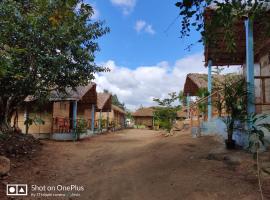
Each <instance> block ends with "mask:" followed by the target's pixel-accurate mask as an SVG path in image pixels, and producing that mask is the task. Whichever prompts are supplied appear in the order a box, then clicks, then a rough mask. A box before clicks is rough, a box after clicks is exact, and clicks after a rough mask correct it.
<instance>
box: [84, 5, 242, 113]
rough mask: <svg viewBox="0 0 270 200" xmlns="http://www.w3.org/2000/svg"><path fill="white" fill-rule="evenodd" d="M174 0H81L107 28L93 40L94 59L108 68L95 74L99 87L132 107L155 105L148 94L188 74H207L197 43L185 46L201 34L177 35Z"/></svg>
mask: <svg viewBox="0 0 270 200" xmlns="http://www.w3.org/2000/svg"><path fill="white" fill-rule="evenodd" d="M176 1H177V0H158V1H157V0H147V1H146V0H86V2H87V3H89V4H91V5H92V6H93V8H94V11H95V14H94V16H92V19H93V20H101V21H104V22H105V25H106V26H108V27H109V28H110V30H111V31H110V33H109V34H107V35H105V36H103V37H102V38H100V39H99V40H98V42H99V45H100V49H101V50H100V52H98V53H97V54H96V63H98V64H100V65H103V66H105V67H109V68H110V69H111V71H110V72H106V73H100V74H96V75H95V77H96V79H95V80H94V81H95V82H96V83H97V89H98V91H100V92H101V91H103V90H104V89H107V90H109V91H110V92H112V93H113V94H117V96H118V98H119V100H120V101H122V102H124V103H125V105H126V107H127V108H128V109H130V110H136V109H137V108H139V107H140V106H145V107H146V106H153V105H156V104H155V103H154V102H153V98H165V97H166V96H167V94H168V93H170V92H177V93H178V92H179V91H180V90H183V86H184V82H185V78H186V75H187V74H188V73H207V69H206V68H205V67H204V57H203V46H202V44H199V43H197V44H196V45H194V46H192V48H191V49H190V50H187V49H186V48H187V47H188V45H190V44H192V43H194V42H196V41H198V40H199V39H200V34H199V33H198V32H196V31H193V32H192V33H191V36H190V37H188V38H180V18H178V9H177V7H175V5H174V4H175V3H176ZM235 70H238V69H235V68H234V69H232V68H229V69H227V70H225V71H226V72H231V71H235Z"/></svg>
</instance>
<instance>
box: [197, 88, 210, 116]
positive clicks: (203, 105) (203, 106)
mask: <svg viewBox="0 0 270 200" xmlns="http://www.w3.org/2000/svg"><path fill="white" fill-rule="evenodd" d="M208 95H209V92H208V90H207V88H200V89H199V90H198V92H197V96H198V97H199V98H200V99H205V98H206V97H207V96H208ZM207 105H208V102H207V99H205V100H203V101H200V102H199V103H198V109H199V112H200V113H201V114H202V115H203V119H204V120H205V117H206V113H207Z"/></svg>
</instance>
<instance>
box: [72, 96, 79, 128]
mask: <svg viewBox="0 0 270 200" xmlns="http://www.w3.org/2000/svg"><path fill="white" fill-rule="evenodd" d="M77 110H78V102H77V101H74V102H73V104H72V111H73V116H72V123H73V131H76V128H77Z"/></svg>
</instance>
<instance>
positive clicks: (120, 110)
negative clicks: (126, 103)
mask: <svg viewBox="0 0 270 200" xmlns="http://www.w3.org/2000/svg"><path fill="white" fill-rule="evenodd" d="M112 110H116V111H117V112H120V113H122V114H126V112H125V111H124V110H123V109H122V108H120V107H118V106H116V105H112Z"/></svg>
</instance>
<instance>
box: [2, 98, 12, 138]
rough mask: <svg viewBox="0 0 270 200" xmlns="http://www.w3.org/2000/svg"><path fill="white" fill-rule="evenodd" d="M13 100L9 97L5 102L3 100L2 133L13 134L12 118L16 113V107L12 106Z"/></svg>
mask: <svg viewBox="0 0 270 200" xmlns="http://www.w3.org/2000/svg"><path fill="white" fill-rule="evenodd" d="M13 100H14V99H13V98H12V97H9V98H6V99H5V100H3V99H1V105H0V131H1V132H6V133H8V132H12V126H11V118H12V115H13V113H14V111H15V110H14V106H12V102H13Z"/></svg>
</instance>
